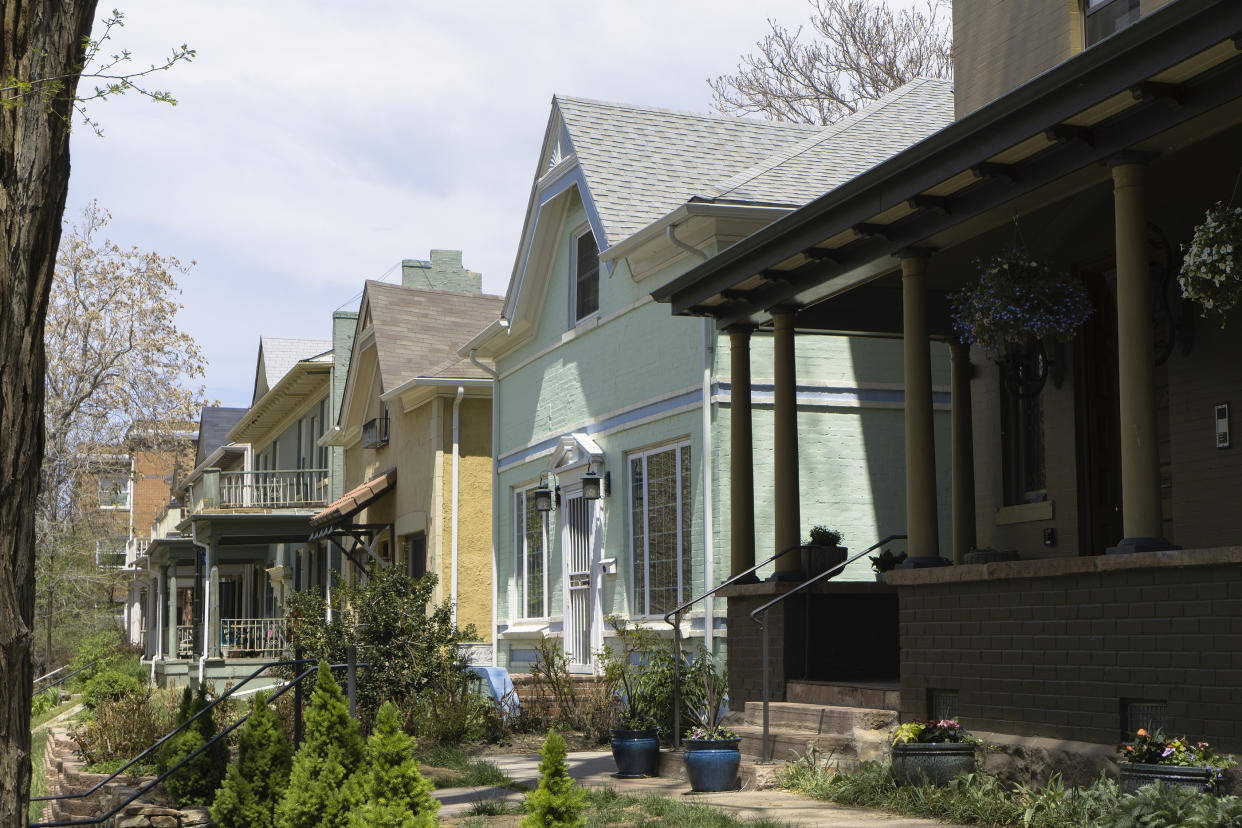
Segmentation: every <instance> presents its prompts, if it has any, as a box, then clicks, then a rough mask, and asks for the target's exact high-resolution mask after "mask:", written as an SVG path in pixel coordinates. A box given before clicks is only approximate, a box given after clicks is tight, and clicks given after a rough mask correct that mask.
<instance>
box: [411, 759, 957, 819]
mask: <svg viewBox="0 0 1242 828" xmlns="http://www.w3.org/2000/svg"><path fill="white" fill-rule="evenodd" d="M480 758H482V759H485V760H486V761H488V762H492V763H493V764H495V765H496V767H498V768H499V769H500V771H501V772H502V773H503V774H504V775H505V776H507V777H509V778H510V779H512V780H513V781H515V782H517V783H519V784H522V785H525V786H528V787H531V788H533V787H534V786H535V785H537V784H538V782H539V757H538V756H537V755H535V754H522V755H516V754H505V755H499V756H484V757H480ZM568 759H569V772H570V775H572V776H573V777H574V779H577V780H578V781H579V782H581V783H583V784H584V785H587V786H588V787H590V788H594V789H600V788H612V789H614V790H616V791H617V792H618V793H622V794H634V795H636V796H642V795H645V794H657V795H659V796H667V797H674V796H676V797H684V801H687V802H695V803H700V804H703V805H711V806H713V807H716V808H720V809H721V810H723V811H727V812H729V813H731V814H733V815H734V816H736V817H738V818H740V819H771V820H776V821H779V822H783V823H786V824H788V825H822V826H831V827H832V828H854V826H858V827H859V828H865V827H866V826H884V828H941V827H942V826H943V825H944V823H941V822H936V821H935V820H930V819H915V818H913V817H903V816H894V815H892V814H886V813H884V812H882V811H873V810H869V809H866V808H849V807H846V806H844V805H834V804H833V803H831V802H823V801H821V800H818V799H811V798H810V797H805V796H800V795H798V794H793V793H789V792H787V791H747V790H742V791H730V792H728V793H690V785H689V783H687V782H686V780H685V779H676V778H671V777H657V778H650V779H617V778H615V777H614V776H613V775H612V774H613V773H614V772H615V771H616V765H615V764H614V763H613V761H612V754H611V753H610V752H608V751H580V752H574V753H570V754H569V757H568ZM436 798H437V799H439V800H440V801H441V802H442V803H443V805H442V807H441V808H440V816H441V817H452V816H464V815H466V814H468V813H470V811H471V809H472V808H474V807H475V805H476V804H478V803H479V802H486V801H491V800H503V801H504V802H506V803H509V804H512V805H515V806H520V805H521V804H522V801H523V799H524V798H525V794H524V793H522V792H518V791H511V790H508V789H506V788H442V789H440V790H438V791H436Z"/></svg>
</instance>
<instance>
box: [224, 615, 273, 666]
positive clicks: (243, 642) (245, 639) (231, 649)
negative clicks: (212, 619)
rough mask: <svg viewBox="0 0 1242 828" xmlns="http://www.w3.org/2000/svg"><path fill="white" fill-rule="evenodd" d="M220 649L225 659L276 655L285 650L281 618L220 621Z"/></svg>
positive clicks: (226, 619)
mask: <svg viewBox="0 0 1242 828" xmlns="http://www.w3.org/2000/svg"><path fill="white" fill-rule="evenodd" d="M220 649H221V652H223V653H224V657H225V658H238V657H242V658H255V657H259V656H262V657H276V656H279V655H280V654H281V653H283V652H284V651H285V619H283V618H221V619H220Z"/></svg>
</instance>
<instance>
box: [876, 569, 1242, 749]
mask: <svg viewBox="0 0 1242 828" xmlns="http://www.w3.org/2000/svg"><path fill="white" fill-rule="evenodd" d="M1178 556H1180V560H1181V561H1182V562H1193V563H1198V564H1202V565H1195V566H1177V565H1174V562H1176V561H1178V560H1179V557H1178ZM1123 557H1125V558H1130V559H1131V560H1128V561H1122V560H1118V558H1123ZM1140 559H1150V560H1151V561H1152V562H1154V563H1156V564H1157V565H1155V566H1151V567H1145V566H1143V565H1142V564H1143V562H1144V561H1143V560H1140ZM1239 563H1242V549H1237V548H1232V549H1225V550H1198V551H1195V552H1183V553H1146V554H1144V555H1134V556H1108V557H1104V558H1094V559H1077V560H1073V559H1071V560H1062V561H1030V562H1026V561H1023V562H1019V563H1012V564H993V565H991V566H990V567H987V568H986V570H985V567H974V566H971V567H955V568H954V569H955V570H958V571H957V572H956V573H948V572H946V573H944V574H943V575H933V576H920V575H918V574H912V575H906V576H905V577H907V578H910V577H915V578H918V577H927V578H929V579H935V578H943V579H944V580H943V582H940V583H923V584H917V585H915V584H907V583H903V584H902V585H899V590H898V591H899V596H900V617H901V648H902V651H901V681H902V686H901V690H902V716H903V718H909V717H923V716H926V715H928V710H927V700H928V692H929V690H956V691H957V692H958V693H959V716H960V718H961V720H962V722H963V724H964V725H965V726H966V727H968V728H971V729H975V730H984V731H996V732H1000V733H1012V734H1017V735H1022V736H1044V737H1049V738H1053V739H1074V740H1079V741H1086V742H1096V743H1102V744H1108V743H1113V742H1117V741H1118V740H1119V739H1120V737H1121V731H1122V727H1123V724H1122V718H1121V710H1122V701H1123V700H1126V699H1136V700H1154V701H1164V702H1167V705H1168V727H1167V729H1168V730H1169V731H1170V732H1173V733H1176V734H1178V735H1182V734H1185V735H1188V736H1190V737H1191V738H1192V739H1207V740H1209V741H1211V742H1212V743H1213V744H1218V745H1219V746H1220V747H1222V748H1223V749H1224V750H1228V751H1238V750H1242V705H1239V704H1238V703H1237V701H1238V696H1237V693H1238V688H1239V687H1242V567H1240V566H1239ZM985 571H986V572H987V573H988V574H987V576H986V577H985V576H984V575H983V573H984V572H985ZM1057 571H1059V572H1060V573H1062V574H1051V573H1054V572H1057ZM1041 572H1047V573H1050V574H1049V575H1048V576H1047V577H1038V574H1039V573H1041ZM1006 575H1008V576H1009V577H1005V576H1006ZM1019 575H1025V576H1031V575H1036V576H1037V577H1025V576H1019ZM1015 576H1019V577H1015ZM972 578H974V580H969V579H972Z"/></svg>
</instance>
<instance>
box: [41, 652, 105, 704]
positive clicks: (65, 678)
mask: <svg viewBox="0 0 1242 828" xmlns="http://www.w3.org/2000/svg"><path fill="white" fill-rule="evenodd" d="M98 663H99V661H98V660H96V661H92V662H91V663H90V664H88V665H86V666H85V667H79V668H78V669H76V670H74V671H73V672H72V673H70V674H69V675H67V676H61V677H60V678H58V679H56V681H54V682H52V683H51V684H49V685H48V686H47V687H44V688H43V689H42V690H34V689H33V688H31V694H30V695H31V696H32V697H33V696H37V695H39V694H40V693H46V692H47V691H48V690H51V689H52V688H53V687H59V686H60V685H62V684H64V683H65V682H66V681H68V680H69V679H71V678H73V677H74V676H76V675H77V674H78V673H81V672H84V671H86V670H90V671H91V675H92V676H93V675H95V665H96V664H98ZM60 669H62V670H63V669H65V668H64V667H61V668H60ZM55 672H56V671H55V670H53V671H52V672H51V673H48V674H47V675H48V676H50V675H52V674H54V673H55ZM41 678H47V676H42V677H41ZM38 683H39V679H35V684H38Z"/></svg>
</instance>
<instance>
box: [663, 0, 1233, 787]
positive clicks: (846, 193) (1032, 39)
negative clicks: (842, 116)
mask: <svg viewBox="0 0 1242 828" xmlns="http://www.w3.org/2000/svg"><path fill="white" fill-rule="evenodd" d="M953 13H954V29H955V44H956V45H955V55H954V61H955V70H956V84H957V97H956V108H957V111H956V120H955V122H954V123H953V124H951V125H950V126H948V127H946V128H945V129H943V130H941V131H939V132H937V133H935V134H934V135H931V136H930V137H928V138H926V139H925V140H923V141H921V142H919V143H917V144H915V145H914V146H912V147H910V148H909V149H906V150H905V151H903V152H900V153H898V154H896V155H894V156H893V157H892V158H891V159H889V160H887V161H885V162H884V163H881V164H879V165H877V166H875V167H874V168H872V169H870V170H867V171H865V172H863V173H861V174H860V175H858V176H857V177H855V178H854V179H853V180H851V181H849V182H848V183H846V184H844V185H842V186H839V187H837V188H836V189H833V190H830V191H828V192H827V193H826V194H824V195H822V196H820V197H819V198H816V199H814V200H812V201H811V202H810V203H808V204H807V205H805V206H804V207H802V208H800V209H798V210H796V211H793V212H791V213H789V214H788V215H786V216H784V217H782V218H781V219H779V220H777V221H775V222H773V223H771V224H770V225H769V226H767V227H765V228H763V229H761V230H759V231H757V232H755V233H753V234H752V235H750V236H749V237H748V238H746V239H743V240H742V241H740V242H738V243H737V244H735V245H733V246H732V247H730V248H729V249H727V250H725V251H723V252H721V253H719V254H717V255H716V256H714V257H713V258H712V259H710V260H708V261H706V262H703V263H701V264H698V265H696V266H695V267H694V268H693V269H691V270H690V271H689V272H687V273H685V274H683V275H681V276H680V277H678V278H676V279H674V280H671V281H670V282H668V283H667V284H664V285H661V286H660V287H659V288H658V289H656V290H655V291H654V294H653V295H654V297H655V298H656V299H657V300H659V301H662V302H667V303H669V304H670V305H671V308H672V311H673V312H674V313H675V314H681V315H687V314H702V313H707V314H709V315H710V317H711V318H712V320H713V322H714V324H715V326H716V327H717V328H718V329H720V330H729V329H731V328H733V327H734V326H738V325H754V324H762V323H763V322H765V321H766V320H768V319H771V318H773V317H774V316H776V315H778V314H780V313H788V312H792V313H793V314H794V317H795V319H796V324H797V325H799V326H800V327H801V326H805V327H816V328H821V329H825V330H834V331H848V332H857V333H863V334H869V335H886V336H900V337H902V340H903V345H904V365H905V372H904V373H905V377H904V386H905V398H906V400H907V409H906V416H907V419H906V429H905V453H906V457H907V462H906V480H905V490H906V521H905V532H906V533H908V535H909V548H910V552H911V554H912V556H914V559H915V561H916V562H918V563H927V562H932V561H933V560H936V559H939V558H940V556H942V555H944V554H945V552H946V544H945V542H944V540H943V529H944V523H943V521H942V519H941V518H940V516H941V515H942V514H943V506H944V498H943V496H942V494H943V493H942V490H941V489H940V488H939V487H938V486H937V485H936V481H937V479H938V477H937V475H938V474H940V473H942V472H943V469H944V466H943V465H942V462H941V455H940V454H939V453H938V450H940V449H942V447H943V435H942V434H938V433H936V432H935V430H934V429H933V428H932V427H931V422H932V418H933V395H932V386H933V384H934V382H935V380H934V378H933V376H932V374H931V372H930V371H929V361H930V352H931V349H932V348H933V346H934V344H935V343H936V342H938V341H951V342H952V341H954V339H955V336H954V335H953V333H952V331H951V327H950V324H949V315H948V313H947V310H946V308H945V307H944V306H943V305H942V304H939V303H937V302H936V301H934V299H935V297H936V295H937V294H938V293H943V292H946V291H956V290H960V289H961V288H963V287H965V286H968V285H969V284H971V283H972V282H973V280H974V278H975V277H976V276H977V273H978V269H977V267H976V266H975V264H974V262H975V261H976V260H979V259H982V260H985V261H986V260H987V259H988V258H989V257H991V256H994V255H996V254H997V253H998V252H999V251H1002V250H1004V249H1005V248H1006V247H1007V246H1013V245H1015V244H1018V245H1020V246H1021V247H1022V249H1024V250H1025V251H1026V252H1027V253H1029V255H1030V256H1031V257H1033V258H1034V259H1037V260H1040V261H1043V262H1046V263H1049V264H1050V265H1052V266H1055V267H1056V268H1058V269H1061V270H1063V271H1064V272H1067V273H1069V274H1072V277H1073V278H1074V279H1077V280H1080V281H1081V284H1083V285H1084V286H1085V288H1086V290H1087V291H1088V293H1089V295H1090V297H1091V301H1092V305H1093V308H1094V313H1093V315H1092V317H1091V318H1090V319H1089V320H1088V321H1087V323H1086V324H1085V326H1084V327H1083V328H1082V330H1081V331H1080V332H1079V333H1078V335H1077V336H1076V337H1075V338H1074V339H1073V341H1072V342H1071V343H1069V344H1068V345H1067V346H1065V347H1064V348H1057V347H1055V346H1050V347H1048V348H1047V349H1046V354H1045V357H1044V358H1043V359H1042V360H1041V361H1042V362H1043V366H1042V367H1039V366H1038V365H1037V373H1038V374H1039V375H1042V379H1043V381H1044V384H1043V385H1042V388H1040V387H1034V388H1028V389H1026V393H1011V391H1007V390H1006V388H1005V386H1006V384H1007V383H1011V382H1012V381H1013V379H1014V377H1013V375H1012V373H1011V370H1012V369H1011V368H1007V367H1006V366H1005V365H1004V364H1001V365H998V364H997V363H995V362H993V361H991V360H990V359H988V358H987V357H985V356H984V354H983V353H982V352H981V351H979V349H977V348H975V349H967V348H966V347H965V346H962V345H956V344H955V345H953V376H952V401H953V402H952V406H953V413H952V418H953V427H952V437H951V446H950V452H949V454H950V456H951V465H952V475H953V487H952V498H951V507H952V508H951V512H952V526H953V538H954V540H953V546H952V548H953V550H954V553H955V554H954V558H955V561H956V563H957V565H954V566H951V567H920V568H910V569H907V570H904V571H900V572H894V573H890V576H889V578H888V583H890V584H892V585H894V586H895V587H896V589H897V592H898V597H899V603H900V609H899V618H900V650H899V655H898V658H899V668H900V683H899V700H897V699H894V700H893V704H895V705H896V706H897V707H899V709H900V712H901V715H902V716H904V717H926V716H928V715H932V716H937V717H938V716H946V715H947V716H957V717H960V719H961V720H962V722H963V723H964V724H965V725H966V726H967V727H969V728H971V729H973V730H977V731H984V732H991V733H992V734H995V735H994V736H990V737H989V739H990V740H991V741H997V742H1002V743H1009V744H1018V743H1019V742H1022V741H1023V740H1024V739H1025V743H1024V746H1023V747H1022V748H1021V749H1022V750H1023V751H1025V752H1026V755H1027V757H1028V758H1027V760H1026V761H1027V762H1028V763H1030V764H1035V765H1039V764H1040V761H1039V759H1038V756H1037V755H1043V756H1044V757H1045V758H1049V759H1050V760H1053V761H1050V762H1048V763H1045V765H1044V767H1045V773H1046V771H1047V769H1048V768H1050V767H1055V766H1056V764H1057V761H1058V760H1063V761H1062V766H1063V767H1064V768H1065V769H1067V770H1069V769H1071V768H1072V769H1075V770H1077V771H1078V772H1079V777H1080V778H1081V777H1082V776H1091V775H1093V774H1094V773H1095V772H1096V770H1097V769H1098V768H1099V767H1101V766H1103V765H1104V764H1105V763H1106V761H1107V760H1106V758H1105V757H1107V756H1108V755H1109V754H1110V753H1111V751H1112V746H1113V745H1114V744H1115V743H1116V742H1117V741H1118V740H1119V739H1121V738H1123V737H1124V736H1125V735H1126V734H1132V733H1134V731H1135V730H1136V729H1138V728H1139V727H1163V728H1164V729H1165V730H1166V731H1167V732H1172V733H1176V734H1179V735H1180V734H1187V735H1189V736H1190V738H1191V739H1208V740H1210V741H1211V742H1212V743H1213V745H1218V746H1219V747H1220V748H1221V749H1223V750H1225V751H1238V750H1242V707H1240V706H1239V705H1238V704H1237V688H1238V686H1239V680H1240V679H1242V672H1240V671H1242V661H1240V660H1239V659H1240V658H1242V656H1239V653H1240V652H1242V568H1240V567H1239V566H1238V564H1239V563H1242V550H1240V549H1239V546H1238V539H1239V537H1242V513H1240V512H1239V510H1238V509H1237V508H1236V494H1235V492H1236V483H1237V481H1238V479H1239V474H1240V473H1242V455H1239V454H1238V452H1237V450H1236V449H1235V448H1234V447H1233V446H1232V440H1231V436H1230V429H1229V426H1230V412H1229V408H1228V406H1229V402H1230V401H1231V400H1233V399H1235V398H1236V397H1237V391H1238V388H1239V387H1240V383H1242V374H1240V373H1239V371H1240V368H1239V363H1238V360H1237V359H1236V354H1237V353H1238V349H1239V345H1240V344H1242V341H1240V340H1239V333H1238V331H1237V329H1236V326H1232V325H1231V326H1230V327H1228V328H1221V327H1220V326H1219V324H1218V319H1216V318H1212V317H1209V318H1207V319H1203V318H1197V317H1198V313H1199V311H1198V309H1197V308H1195V307H1193V306H1190V305H1189V304H1188V303H1187V302H1186V300H1184V299H1183V298H1182V297H1181V294H1180V291H1179V289H1178V287H1177V280H1176V275H1177V273H1178V270H1179V267H1180V261H1181V253H1180V250H1181V249H1182V247H1181V246H1182V245H1184V244H1186V243H1187V242H1188V241H1189V240H1190V239H1191V237H1192V235H1193V232H1194V229H1195V227H1196V225H1197V224H1198V223H1199V222H1201V221H1202V220H1203V216H1204V212H1205V210H1206V209H1207V208H1209V207H1210V206H1212V205H1213V204H1215V203H1216V202H1218V201H1219V202H1224V203H1226V204H1228V203H1235V202H1234V199H1235V198H1236V194H1235V193H1234V187H1235V179H1236V178H1237V177H1238V176H1237V174H1238V170H1239V169H1240V168H1242V56H1240V52H1239V41H1238V38H1237V37H1236V35H1237V33H1238V32H1240V31H1242V4H1238V3H1237V2H1234V0H1174V2H1150V1H1149V0H1142V2H1140V1H1139V0H1102V1H1101V2H1090V3H1083V4H1081V5H1079V4H1076V3H1071V4H1066V3H1063V2H1059V0H1034V1H1033V2H1031V1H1029V0H1028V1H1024V2H1017V1H1016V0H1011V1H1010V2H995V1H994V0H958V1H957V2H955V3H954V8H953ZM1017 40H1020V41H1021V42H1022V43H1023V48H1022V49H1013V48H1011V44H1012V43H1013V42H1015V41H1017ZM1015 225H1016V227H1017V228H1018V229H1017V231H1015ZM860 226H871V227H873V228H875V229H876V230H877V232H876V233H874V234H869V233H861V234H860V233H859V232H857V231H858V228H859V227H860ZM1018 233H1020V236H1018V237H1017V238H1015V236H1017V234H1018ZM772 273H775V274H777V275H778V277H779V278H777V279H771V278H769V279H766V280H765V279H764V278H763V275H764V274H772ZM886 297H888V298H886ZM897 297H900V301H899V302H898V301H895V300H896V298H897ZM864 308H866V309H868V310H869V312H867V313H862V312H860V309H864ZM817 373H818V371H817V370H815V369H814V368H812V370H810V371H808V370H806V369H805V368H804V367H803V366H798V370H797V373H796V377H795V378H792V379H791V380H790V381H791V382H796V383H797V385H798V386H799V387H801V385H802V384H804V383H807V382H814V381H815V379H816V375H817ZM801 417H802V414H801V412H799V419H801ZM800 459H801V461H802V463H803V464H804V466H805V464H806V463H808V462H809V463H815V462H818V461H819V459H820V458H819V455H818V454H809V455H803V456H801V458H800ZM737 494H738V493H737V490H736V487H735V489H734V497H733V505H734V507H735V508H742V507H743V506H744V505H745V502H744V497H738V496H737ZM974 547H980V548H983V547H991V548H993V549H997V550H1001V551H1002V552H1003V551H1009V550H1012V551H1015V552H1016V553H1017V556H1018V558H1019V560H1010V561H994V562H991V563H968V562H966V558H965V555H964V554H963V553H965V552H966V551H967V550H970V549H971V548H974ZM733 600H742V599H741V598H738V599H732V598H731V599H730V601H731V602H732V601H733ZM733 633H734V631H733V630H731V640H732V634H733ZM839 645H840V638H839V637H837V636H830V635H824V636H817V638H816V641H815V644H814V646H815V647H816V648H817V649H820V650H822V651H823V652H824V653H825V654H827V655H828V656H831V653H832V652H833V651H834V649H835V648H836V647H838V646H839ZM779 681H780V677H779V676H778V682H779ZM783 683H784V684H787V685H788V686H789V688H793V687H794V685H796V684H797V683H796V682H793V681H790V682H783ZM747 698H748V699H753V698H754V697H753V696H748V697H747ZM1066 754H1071V755H1072V756H1073V757H1074V758H1073V760H1072V762H1071V761H1070V760H1069V759H1067V756H1066ZM1082 757H1094V758H1095V760H1096V764H1095V765H1092V764H1091V763H1090V762H1083V761H1082ZM1084 768H1085V769H1086V770H1085V772H1084Z"/></svg>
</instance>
